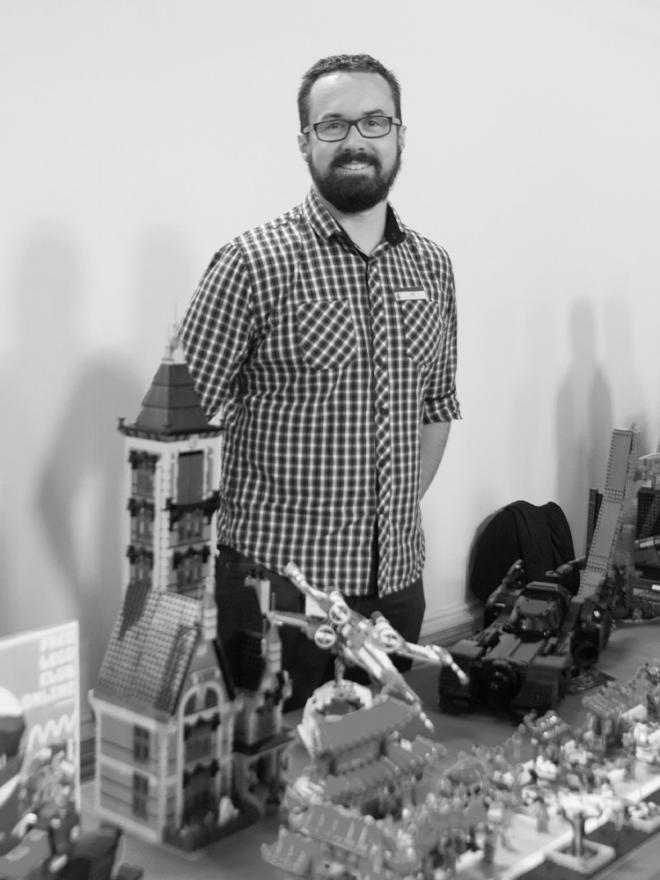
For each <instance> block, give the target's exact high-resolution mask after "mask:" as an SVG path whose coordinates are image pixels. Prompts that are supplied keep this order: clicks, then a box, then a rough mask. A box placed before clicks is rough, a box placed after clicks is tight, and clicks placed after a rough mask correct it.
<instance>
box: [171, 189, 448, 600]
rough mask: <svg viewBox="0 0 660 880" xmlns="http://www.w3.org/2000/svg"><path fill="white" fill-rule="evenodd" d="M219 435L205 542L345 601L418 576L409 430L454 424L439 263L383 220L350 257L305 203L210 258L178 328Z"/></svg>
mask: <svg viewBox="0 0 660 880" xmlns="http://www.w3.org/2000/svg"><path fill="white" fill-rule="evenodd" d="M180 339H181V342H182V345H183V349H184V352H185V356H186V360H187V363H188V366H189V368H190V371H191V374H192V376H193V379H194V381H195V384H196V387H197V389H198V391H199V393H200V395H201V397H202V402H203V404H204V407H205V409H206V411H207V413H208V415H209V416H210V417H213V416H217V415H218V414H220V415H221V419H222V424H223V425H224V428H225V434H224V445H223V464H222V479H221V486H220V509H219V516H218V537H219V540H220V542H221V543H223V544H227V545H229V546H231V547H234V548H235V549H236V550H238V551H240V552H241V553H244V554H246V555H248V556H250V557H251V558H253V559H255V560H256V561H257V562H259V563H260V564H262V565H264V566H265V567H267V568H271V569H274V570H276V571H278V572H282V570H283V569H284V566H285V565H286V564H287V562H289V561H293V562H295V563H296V564H297V565H298V566H299V567H300V568H301V569H302V571H303V572H304V573H305V576H306V577H307V579H308V580H309V581H310V583H312V584H313V585H315V586H317V587H320V588H321V589H330V588H337V589H339V590H341V591H342V592H343V593H345V594H347V595H360V594H362V593H364V592H365V590H366V588H367V584H368V582H369V574H370V565H371V559H372V539H373V536H374V531H375V533H376V535H377V540H378V577H377V583H378V591H379V593H380V594H386V593H389V592H393V591H396V590H399V589H403V588H404V587H406V586H408V585H409V584H411V583H412V582H413V581H414V580H416V578H418V577H419V575H420V573H421V569H422V566H423V562H424V538H423V534H422V528H421V516H420V510H419V497H418V496H419V490H418V487H419V477H420V458H419V454H420V453H419V439H420V428H421V425H422V424H423V423H431V422H437V421H446V420H450V419H456V418H460V411H459V404H458V401H457V398H456V391H455V373H456V304H455V297H454V283H453V275H452V269H451V263H450V261H449V257H448V256H447V254H446V253H445V251H444V250H443V249H442V248H440V247H439V246H438V245H436V244H434V243H433V242H431V241H429V240H428V239H426V238H424V237H423V236H421V235H419V234H418V233H416V232H414V231H413V230H411V229H408V228H407V227H405V226H403V225H402V224H401V222H400V220H399V218H398V217H397V215H396V213H395V211H394V210H393V209H392V208H391V207H389V206H388V212H387V223H386V234H385V238H384V240H383V242H381V244H380V245H379V246H378V247H377V248H376V250H374V251H373V253H372V254H370V255H369V257H366V256H365V255H364V254H363V253H362V252H361V251H359V249H358V248H357V247H356V246H355V245H354V244H353V243H352V242H351V240H350V239H349V238H348V236H347V235H346V234H345V232H344V231H343V230H342V229H341V227H340V226H339V225H338V224H337V223H336V221H335V220H334V219H333V218H332V216H331V215H330V214H329V213H328V212H327V210H326V209H325V208H324V206H323V205H322V203H321V202H320V200H319V199H318V197H317V195H316V192H315V190H313V189H312V190H311V192H310V193H309V195H308V197H307V198H306V200H305V201H304V202H303V204H302V205H299V206H298V207H296V208H294V209H292V210H291V211H289V212H287V213H286V214H284V215H282V216H281V217H279V218H278V219H276V220H273V221H271V222H269V223H267V224H265V225H263V226H260V227H258V228H257V229H254V230H251V231H249V232H246V233H244V234H243V235H240V236H238V237H237V238H236V239H234V240H233V241H232V242H231V243H229V244H227V245H225V246H224V247H223V248H222V249H221V250H220V251H218V253H217V254H216V255H215V257H214V258H213V260H212V262H211V264H210V266H209V268H208V269H207V271H206V273H205V275H204V277H203V278H202V281H201V283H200V285H199V287H198V288H197V291H196V292H195V294H194V296H193V299H192V301H191V303H190V306H189V308H188V311H187V313H186V315H185V317H184V319H183V322H182V324H181V327H180Z"/></svg>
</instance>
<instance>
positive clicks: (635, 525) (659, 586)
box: [592, 452, 660, 623]
mask: <svg viewBox="0 0 660 880" xmlns="http://www.w3.org/2000/svg"><path fill="white" fill-rule="evenodd" d="M639 478H640V482H643V483H644V485H641V486H640V487H639V488H638V490H637V494H636V497H635V499H634V502H635V503H634V504H633V505H631V507H632V508H633V510H632V514H633V515H632V516H631V517H629V519H628V521H627V522H626V523H625V524H624V528H623V530H622V534H621V540H620V542H619V546H618V553H617V559H616V561H615V564H614V566H613V572H612V573H611V574H610V578H609V580H610V585H611V590H612V594H613V605H612V612H613V614H614V616H615V617H617V618H619V619H621V618H623V619H626V620H631V621H633V622H639V623H643V622H645V621H648V620H653V619H657V618H658V617H660V453H658V452H654V453H650V454H648V455H643V456H641V457H640V459H639ZM592 495H594V490H592ZM600 503H601V501H600V497H599V496H598V493H595V497H594V499H593V502H592V507H593V508H594V509H597V508H598V505H599V504H600Z"/></svg>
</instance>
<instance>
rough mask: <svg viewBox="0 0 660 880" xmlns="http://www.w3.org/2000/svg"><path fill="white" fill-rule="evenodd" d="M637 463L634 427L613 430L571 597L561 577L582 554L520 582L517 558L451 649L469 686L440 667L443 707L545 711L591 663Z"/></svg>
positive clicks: (607, 617) (603, 627)
mask: <svg viewBox="0 0 660 880" xmlns="http://www.w3.org/2000/svg"><path fill="white" fill-rule="evenodd" d="M636 462H637V432H636V431H635V430H633V429H631V430H628V431H622V430H615V431H614V432H613V434H612V443H611V446H610V455H609V461H608V470H607V478H606V486H605V492H604V497H603V502H602V504H601V507H600V511H599V513H598V519H597V523H596V528H595V530H594V534H593V539H592V542H591V546H590V549H589V554H588V556H587V558H586V564H585V565H584V570H583V571H582V573H581V578H580V586H579V589H578V591H577V594H576V595H575V596H573V595H572V594H571V592H570V591H569V590H568V589H567V587H566V585H565V583H566V581H565V579H566V577H567V575H568V573H569V571H571V570H572V569H574V568H579V567H581V566H582V564H583V562H584V561H583V560H581V559H576V560H571V561H570V562H568V563H566V564H565V565H564V566H561V567H560V568H559V569H557V570H556V571H555V572H548V575H547V578H546V579H544V580H543V581H533V582H531V583H525V578H524V573H523V572H522V569H521V563H520V562H517V563H514V564H513V565H512V567H511V569H510V570H509V572H508V573H507V575H506V576H505V578H504V580H503V582H502V584H501V585H500V586H499V587H498V588H497V589H496V590H495V591H494V592H493V593H492V594H491V595H490V596H489V598H488V600H487V602H486V605H485V608H484V617H483V628H482V629H481V630H480V631H479V632H478V633H477V634H476V635H475V636H474V637H473V638H470V639H462V640H461V641H459V642H458V643H456V644H455V645H453V646H452V647H451V652H452V655H453V657H454V659H455V661H456V663H457V664H458V665H459V666H460V667H461V668H462V669H463V670H464V671H465V672H466V673H467V675H468V677H469V683H468V684H465V683H463V682H460V681H459V679H458V678H457V677H456V676H453V675H450V674H448V671H447V670H446V669H442V670H441V672H440V681H439V694H440V702H441V704H442V705H443V706H444V707H445V708H449V709H451V710H465V709H469V708H470V707H471V706H472V705H474V704H475V703H479V705H489V706H491V707H498V708H502V707H506V708H507V709H509V710H510V711H512V712H513V713H514V714H517V715H520V714H522V713H524V712H526V711H527V710H529V709H535V710H537V711H539V712H544V711H546V710H547V709H551V708H554V707H556V706H557V705H558V703H559V701H560V700H561V699H562V697H563V696H564V695H565V693H566V690H567V687H568V684H569V682H570V679H571V676H572V675H573V674H574V673H575V672H577V671H579V670H580V669H582V668H584V667H587V666H590V665H593V664H594V663H595V662H596V661H597V659H598V656H599V655H600V652H601V651H602V650H603V649H604V648H605V646H606V645H607V641H608V638H609V633H610V629H611V620H612V617H611V604H612V591H611V588H610V584H609V581H608V574H609V573H610V572H611V570H612V566H613V555H614V550H615V547H616V545H617V541H618V540H619V536H620V533H621V527H622V521H623V514H624V509H625V506H626V502H627V500H628V499H629V498H630V494H631V487H632V483H633V477H634V470H635V465H636Z"/></svg>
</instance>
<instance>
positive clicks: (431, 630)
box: [419, 603, 481, 647]
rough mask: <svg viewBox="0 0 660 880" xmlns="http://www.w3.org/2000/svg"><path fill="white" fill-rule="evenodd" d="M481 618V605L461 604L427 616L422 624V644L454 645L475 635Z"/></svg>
mask: <svg viewBox="0 0 660 880" xmlns="http://www.w3.org/2000/svg"><path fill="white" fill-rule="evenodd" d="M480 618H481V607H480V606H479V605H467V604H466V603H460V604H458V603H457V604H456V605H450V606H449V607H448V608H443V609H442V610H441V611H436V612H434V613H432V614H427V616H426V617H425V618H424V623H423V624H422V632H421V635H420V639H419V641H420V643H421V644H429V643H431V642H433V643H435V644H437V645H444V646H445V647H446V646H448V645H453V644H454V642H457V641H458V640H459V639H464V638H468V637H469V636H471V635H473V633H474V631H475V628H476V626H477V624H478V622H479V620H480Z"/></svg>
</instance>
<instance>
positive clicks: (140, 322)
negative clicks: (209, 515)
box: [0, 230, 190, 705]
mask: <svg viewBox="0 0 660 880" xmlns="http://www.w3.org/2000/svg"><path fill="white" fill-rule="evenodd" d="M22 265H23V266H24V269H23V270H22V271H21V272H20V273H19V280H18V283H17V285H16V289H15V297H16V302H17V304H18V306H19V311H20V321H19V328H18V330H19V332H18V336H17V338H16V340H15V346H16V351H15V355H14V356H13V357H12V359H11V363H12V364H15V365H16V366H17V367H19V368H18V369H15V370H14V371H13V372H12V374H11V378H9V375H8V376H7V378H6V379H5V380H4V382H3V387H4V386H5V385H6V386H7V387H8V388H9V390H10V391H11V403H10V423H11V424H21V425H22V426H25V429H26V430H25V431H21V436H23V435H25V436H24V439H23V440H21V448H20V449H18V448H17V449H16V450H15V457H16V458H17V459H18V460H19V461H20V464H19V465H18V467H16V468H15V469H14V471H13V472H12V473H10V478H9V483H10V489H11V490H12V496H13V497H17V498H18V497H19V496H20V498H21V499H22V500H21V501H20V502H19V506H20V505H22V506H23V507H24V508H25V509H24V510H23V512H22V515H21V516H19V517H17V518H13V517H12V518H11V519H10V520H9V519H8V518H7V516H4V518H3V519H4V527H3V528H2V529H0V546H8V545H10V546H11V549H12V552H13V554H23V555H25V554H32V555H33V560H34V563H35V567H34V568H32V571H35V572H38V573H39V574H38V576H36V577H35V576H30V567H31V566H30V565H27V566H24V568H26V569H27V570H26V571H23V572H22V574H23V576H22V577H21V572H20V571H17V566H16V565H8V569H9V570H8V572H7V576H8V579H7V581H6V582H7V583H10V584H12V594H13V599H14V601H13V607H12V608H11V609H5V604H4V602H3V609H5V610H8V611H9V621H8V626H7V628H5V630H4V631H16V630H22V629H26V628H28V627H29V626H42V625H50V624H53V623H57V622H60V621H62V620H65V619H68V618H71V617H77V618H78V620H79V624H80V636H81V693H82V696H83V705H84V698H85V695H86V693H87V691H88V689H89V687H90V686H91V685H92V684H93V683H94V681H95V679H96V676H97V673H98V669H99V667H100V663H101V660H102V657H103V653H104V651H105V647H106V645H107V642H108V639H109V636H110V632H111V629H112V626H113V624H114V620H115V617H116V614H117V611H118V608H119V603H120V598H121V595H122V592H123V590H124V588H125V584H124V583H123V581H124V579H125V570H124V564H123V560H124V556H125V552H126V534H127V525H126V519H125V518H126V516H127V514H126V491H125V487H126V482H125V480H126V471H125V461H124V444H123V438H122V437H121V435H120V434H119V433H118V431H117V419H118V417H119V416H126V418H127V420H131V419H133V418H135V417H136V416H137V414H138V412H139V408H140V404H141V401H142V399H143V397H144V394H145V393H146V391H147V388H148V386H149V383H150V381H151V378H152V376H153V374H154V373H155V371H156V369H157V366H158V363H159V361H160V357H161V354H162V352H163V350H164V347H165V342H166V329H167V327H168V324H169V323H171V321H172V319H173V315H174V306H173V303H174V300H175V299H177V298H181V296H182V289H183V299H184V300H185V301H187V299H188V296H189V293H190V291H189V287H190V281H189V273H187V272H186V271H184V270H185V268H186V267H187V260H186V257H185V254H184V253H183V252H182V249H181V246H180V244H179V243H178V241H175V240H174V238H173V236H172V235H171V234H169V233H163V232H162V231H159V230H156V231H155V232H154V233H153V234H151V233H150V234H149V235H148V236H146V237H145V238H144V240H143V242H142V243H141V246H140V247H139V250H138V257H137V271H136V291H135V296H134V297H133V305H134V311H133V313H132V314H130V315H127V317H126V320H127V321H130V324H131V330H132V333H131V334H130V338H129V339H128V340H127V342H126V347H125V348H122V349H121V350H119V349H115V350H112V349H110V348H108V349H107V350H105V351H102V352H98V353H96V354H95V355H93V356H91V357H90V356H89V354H88V353H89V344H85V340H84V339H83V338H82V334H81V332H80V330H79V323H78V322H79V317H78V311H79V310H80V309H81V303H82V302H83V297H84V296H85V286H84V284H83V282H82V279H81V274H80V271H79V269H78V266H77V264H76V259H75V257H74V249H73V248H72V246H71V243H70V241H68V240H67V239H66V238H65V237H64V236H62V235H61V233H60V234H53V233H50V234H45V235H44V234H43V233H41V232H40V233H39V234H35V235H33V237H32V239H31V240H30V241H29V243H28V245H27V247H26V249H25V256H24V258H23V260H22ZM184 285H185V286H184ZM171 291H175V293H176V295H175V297H173V298H172V297H170V299H169V300H168V295H169V294H170V292H171ZM108 307H110V306H106V308H108ZM35 324H36V326H35ZM161 328H162V329H161ZM136 364H137V365H138V367H137V368H136ZM142 367H144V371H145V372H143V371H142ZM26 402H27V406H26V405H25V404H26ZM17 463H18V462H15V463H14V464H17Z"/></svg>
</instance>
